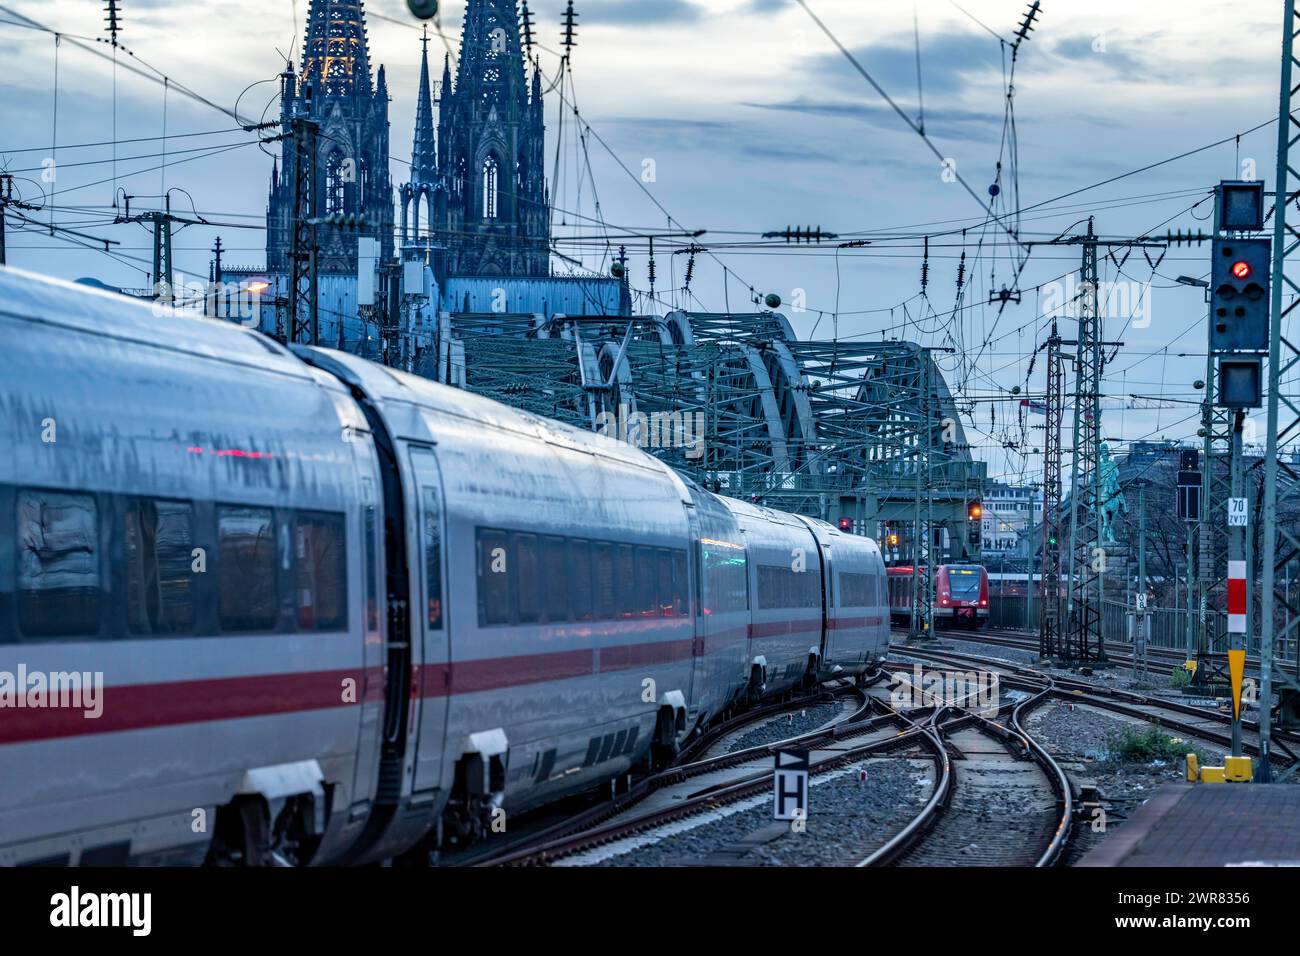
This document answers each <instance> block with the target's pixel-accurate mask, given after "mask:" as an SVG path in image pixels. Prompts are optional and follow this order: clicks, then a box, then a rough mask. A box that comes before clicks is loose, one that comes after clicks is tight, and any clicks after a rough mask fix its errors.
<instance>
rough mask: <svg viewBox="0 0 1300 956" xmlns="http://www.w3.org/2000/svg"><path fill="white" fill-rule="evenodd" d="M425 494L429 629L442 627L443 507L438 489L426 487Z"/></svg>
mask: <svg viewBox="0 0 1300 956" xmlns="http://www.w3.org/2000/svg"><path fill="white" fill-rule="evenodd" d="M421 490H422V491H423V492H424V502H423V506H424V514H423V515H422V517H423V519H424V582H425V584H424V586H425V591H426V592H427V594H428V598H427V602H428V607H427V609H426V615H425V616H426V620H428V622H429V627H431V628H434V629H435V630H436V629H437V628H440V627H442V507H441V505H440V504H439V501H438V489H437V488H434V487H432V486H430V485H425V486H424V488H423V489H421Z"/></svg>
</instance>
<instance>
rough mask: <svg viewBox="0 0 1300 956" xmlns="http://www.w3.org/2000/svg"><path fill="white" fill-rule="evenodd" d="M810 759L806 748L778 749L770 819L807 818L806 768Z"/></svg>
mask: <svg viewBox="0 0 1300 956" xmlns="http://www.w3.org/2000/svg"><path fill="white" fill-rule="evenodd" d="M810 764H811V761H810V760H809V757H808V751H806V750H778V751H777V752H776V772H775V774H774V775H773V786H774V787H775V792H774V794H773V797H774V799H773V806H772V819H774V820H798V819H803V820H806V819H807V818H808V768H809V766H810Z"/></svg>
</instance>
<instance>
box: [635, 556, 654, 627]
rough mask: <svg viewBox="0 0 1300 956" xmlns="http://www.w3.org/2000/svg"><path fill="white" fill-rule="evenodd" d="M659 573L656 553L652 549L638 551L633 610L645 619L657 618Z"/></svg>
mask: <svg viewBox="0 0 1300 956" xmlns="http://www.w3.org/2000/svg"><path fill="white" fill-rule="evenodd" d="M658 583H659V572H658V570H657V569H656V566H655V553H654V550H653V549H652V548H637V549H636V603H635V604H634V605H633V606H632V607H633V610H634V611H635V612H636V613H637V614H640V615H642V616H645V617H657V616H658V614H659V599H658V595H657V593H656V592H657V590H658Z"/></svg>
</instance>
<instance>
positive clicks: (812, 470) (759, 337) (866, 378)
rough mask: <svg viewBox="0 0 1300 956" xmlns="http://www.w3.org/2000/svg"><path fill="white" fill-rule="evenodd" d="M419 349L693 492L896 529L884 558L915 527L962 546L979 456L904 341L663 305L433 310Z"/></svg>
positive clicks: (463, 383)
mask: <svg viewBox="0 0 1300 956" xmlns="http://www.w3.org/2000/svg"><path fill="white" fill-rule="evenodd" d="M435 345H436V349H435V353H434V355H436V359H435V358H434V355H430V356H427V357H426V360H425V361H424V363H423V364H422V366H421V367H420V368H419V369H418V371H420V372H421V373H422V374H425V375H428V376H429V377H431V378H436V379H438V380H440V381H443V382H446V383H448V384H452V385H456V386H458V387H461V388H466V389H469V390H471V391H474V392H477V393H480V394H483V395H487V396H489V397H492V398H495V399H497V400H499V401H503V402H506V403H508V404H510V405H513V406H515V407H517V408H520V409H523V410H525V411H529V412H532V413H534V414H537V415H540V416H544V417H547V418H553V419H557V420H560V421H564V422H567V423H568V424H571V425H574V426H576V427H579V428H584V429H594V430H599V431H604V432H606V433H608V434H612V435H615V436H616V437H619V438H622V439H624V440H627V441H630V442H633V443H635V444H638V445H640V446H642V447H644V448H645V450H646V451H648V452H649V453H651V454H654V455H656V456H657V457H659V458H661V459H663V460H664V461H665V462H667V463H668V464H670V465H672V466H673V467H674V468H676V469H677V470H678V471H680V472H681V473H682V474H684V475H687V476H689V477H690V478H692V479H694V480H695V481H697V482H698V483H700V484H701V485H703V486H705V487H707V488H710V489H713V490H717V491H719V492H721V493H723V494H729V495H733V496H735V497H740V498H746V499H749V500H753V501H760V502H763V503H765V504H769V505H771V506H773V507H777V508H782V509H785V510H789V511H794V512H799V513H802V514H808V515H812V516H815V517H819V518H823V519H825V520H828V521H842V520H847V521H848V522H849V524H850V526H851V527H852V528H853V529H854V530H855V531H858V532H859V533H863V534H869V535H871V536H873V537H876V538H878V539H880V540H881V541H882V544H883V545H886V546H887V544H888V541H889V538H890V534H897V535H898V539H897V540H898V545H897V547H896V548H895V549H893V550H894V551H895V552H896V553H894V554H893V555H892V557H896V558H899V559H903V558H908V557H909V556H910V555H911V554H912V553H913V548H912V541H913V540H914V538H915V537H916V536H919V535H924V534H926V532H925V530H924V529H925V528H927V527H928V528H929V529H930V532H929V534H930V541H931V542H932V544H933V546H934V548H935V549H936V552H937V553H940V554H943V555H945V556H946V557H947V558H948V559H949V560H969V559H973V558H976V557H978V553H979V540H980V539H979V528H978V527H971V523H970V522H969V521H968V515H967V507H968V504H969V503H970V502H971V501H974V500H978V499H979V498H980V497H981V495H982V491H983V480H984V477H985V466H984V463H983V462H980V461H977V460H975V459H974V458H972V456H971V453H970V446H969V444H968V443H967V441H966V436H965V431H964V429H963V427H962V424H961V417H960V415H959V414H958V410H957V407H956V405H955V403H954V401H953V398H952V395H951V393H950V392H949V390H948V386H947V383H946V382H945V381H944V377H943V374H942V372H941V371H940V369H939V368H938V366H937V365H936V364H935V362H934V359H933V356H932V355H931V353H930V351H929V350H927V349H926V348H924V347H922V346H919V345H917V344H915V343H911V342H900V341H861V342H859V341H807V340H804V341H800V340H799V339H798V338H797V337H796V336H795V334H794V332H793V329H792V328H791V326H790V323H789V322H788V321H787V320H786V318H785V316H783V315H781V314H780V313H777V312H757V313H742V314H735V313H727V314H718V313H699V312H681V311H675V312H670V313H668V314H667V315H664V316H612V315H611V316H599V315H598V316H591V315H583V316H576V315H575V316H565V315H556V316H553V317H552V318H551V319H549V320H547V319H544V318H543V317H542V316H538V315H531V314H525V313H443V314H442V316H441V317H440V320H439V323H438V329H437V334H436V336H435ZM886 523H889V525H888V527H887V526H886ZM921 553H923V554H924V553H925V551H924V550H922V552H921Z"/></svg>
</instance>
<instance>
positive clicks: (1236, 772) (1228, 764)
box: [1223, 757, 1255, 783]
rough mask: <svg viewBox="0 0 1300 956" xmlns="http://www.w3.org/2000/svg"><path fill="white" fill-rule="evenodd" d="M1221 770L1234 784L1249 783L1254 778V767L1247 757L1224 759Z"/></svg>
mask: <svg viewBox="0 0 1300 956" xmlns="http://www.w3.org/2000/svg"><path fill="white" fill-rule="evenodd" d="M1223 769H1224V772H1225V774H1226V776H1227V778H1228V779H1229V780H1231V781H1233V782H1234V783H1250V781H1251V780H1252V779H1254V776H1255V767H1254V764H1253V763H1252V762H1251V759H1250V758H1249V757H1224V758H1223Z"/></svg>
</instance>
